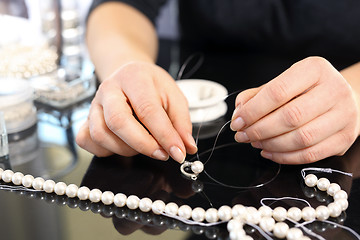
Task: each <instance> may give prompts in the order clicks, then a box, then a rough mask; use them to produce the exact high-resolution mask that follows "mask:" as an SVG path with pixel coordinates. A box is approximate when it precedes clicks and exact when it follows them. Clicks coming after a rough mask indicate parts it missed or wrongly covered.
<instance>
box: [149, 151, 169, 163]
mask: <svg viewBox="0 0 360 240" xmlns="http://www.w3.org/2000/svg"><path fill="white" fill-rule="evenodd" d="M151 157H152V158H156V159H159V160H163V161H165V160H168V159H169V155H168V154H167V152H165V151H164V150H162V149H157V150H155V151H154V152H153V154H152V155H151Z"/></svg>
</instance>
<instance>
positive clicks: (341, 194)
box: [334, 190, 348, 201]
mask: <svg viewBox="0 0 360 240" xmlns="http://www.w3.org/2000/svg"><path fill="white" fill-rule="evenodd" d="M347 198H348V194H347V192H345V191H344V190H339V191H337V192H336V193H335V194H334V200H335V201H336V200H339V199H347Z"/></svg>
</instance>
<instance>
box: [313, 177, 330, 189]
mask: <svg viewBox="0 0 360 240" xmlns="http://www.w3.org/2000/svg"><path fill="white" fill-rule="evenodd" d="M316 186H317V188H318V189H320V190H321V191H327V189H328V188H329V186H330V181H329V180H328V179H327V178H320V179H319V180H318V181H317V184H316Z"/></svg>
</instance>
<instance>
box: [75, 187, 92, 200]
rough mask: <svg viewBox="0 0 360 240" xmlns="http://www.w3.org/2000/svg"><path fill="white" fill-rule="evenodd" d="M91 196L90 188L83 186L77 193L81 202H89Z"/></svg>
mask: <svg viewBox="0 0 360 240" xmlns="http://www.w3.org/2000/svg"><path fill="white" fill-rule="evenodd" d="M89 194H90V189H89V188H88V187H85V186H82V187H80V188H79V190H78V191H77V196H78V198H79V199H80V200H88V199H89Z"/></svg>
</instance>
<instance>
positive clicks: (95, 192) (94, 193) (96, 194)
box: [89, 188, 102, 203]
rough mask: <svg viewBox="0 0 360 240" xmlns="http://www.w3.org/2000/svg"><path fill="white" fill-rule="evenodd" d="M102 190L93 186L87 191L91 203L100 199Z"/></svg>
mask: <svg viewBox="0 0 360 240" xmlns="http://www.w3.org/2000/svg"><path fill="white" fill-rule="evenodd" d="M101 195H102V191H100V189H97V188H94V189H92V190H91V191H90V193H89V200H90V201H91V202H93V203H97V202H100V201H101Z"/></svg>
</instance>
